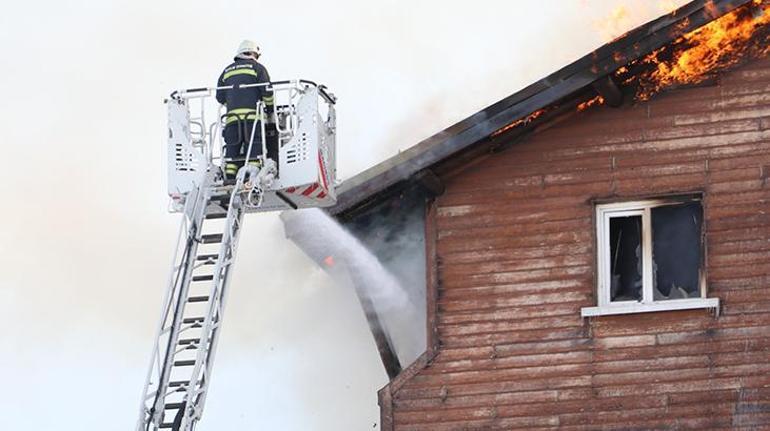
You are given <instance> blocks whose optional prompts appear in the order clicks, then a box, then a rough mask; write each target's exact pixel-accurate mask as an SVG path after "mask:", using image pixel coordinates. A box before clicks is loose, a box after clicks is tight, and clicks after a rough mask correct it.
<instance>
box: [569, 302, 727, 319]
mask: <svg viewBox="0 0 770 431" xmlns="http://www.w3.org/2000/svg"><path fill="white" fill-rule="evenodd" d="M698 308H713V309H715V310H716V314H717V315H718V314H719V298H692V299H672V300H670V301H659V302H654V303H651V304H642V303H640V302H635V303H632V304H617V305H606V306H604V307H583V308H581V309H580V315H581V316H582V317H593V316H612V315H616V314H634V313H652V312H655V311H674V310H694V309H698Z"/></svg>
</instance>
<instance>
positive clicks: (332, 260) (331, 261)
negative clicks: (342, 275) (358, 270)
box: [323, 255, 336, 268]
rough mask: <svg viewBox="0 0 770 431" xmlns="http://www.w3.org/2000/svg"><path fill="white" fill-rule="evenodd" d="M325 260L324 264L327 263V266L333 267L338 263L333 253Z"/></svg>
mask: <svg viewBox="0 0 770 431" xmlns="http://www.w3.org/2000/svg"><path fill="white" fill-rule="evenodd" d="M323 262H324V265H326V266H328V267H330V268H331V267H332V266H334V265H335V263H336V262H335V261H334V256H332V255H329V256H326V257H325V258H324V261H323Z"/></svg>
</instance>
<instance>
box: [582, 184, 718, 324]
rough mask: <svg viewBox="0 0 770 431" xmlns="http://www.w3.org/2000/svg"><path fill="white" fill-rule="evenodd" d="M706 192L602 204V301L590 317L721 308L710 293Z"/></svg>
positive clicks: (598, 240)
mask: <svg viewBox="0 0 770 431" xmlns="http://www.w3.org/2000/svg"><path fill="white" fill-rule="evenodd" d="M702 228H703V206H702V205H701V200H700V197H698V196H684V197H678V198H668V199H655V200H645V201H635V202H622V203H611V204H600V205H597V206H596V244H597V262H596V263H597V265H596V267H597V284H598V285H597V302H598V305H597V306H596V307H586V308H583V309H582V311H581V313H582V315H583V316H584V317H585V316H601V315H608V314H625V313H640V312H649V311H663V310H686V309H693V308H715V309H718V308H719V299H718V298H706V280H705V276H704V268H703V251H704V247H703V229H702Z"/></svg>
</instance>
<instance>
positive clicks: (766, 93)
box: [382, 60, 770, 431]
mask: <svg viewBox="0 0 770 431" xmlns="http://www.w3.org/2000/svg"><path fill="white" fill-rule="evenodd" d="M444 180H445V182H446V186H447V189H446V192H445V193H444V194H443V195H442V196H440V197H439V198H437V200H436V201H435V203H434V205H435V206H434V208H432V209H431V211H429V213H428V214H429V217H431V220H429V224H431V226H432V227H430V229H429V231H431V230H432V231H433V232H434V234H435V250H431V253H429V254H432V253H434V252H435V255H436V263H437V271H436V275H435V278H436V283H435V284H436V286H437V292H435V295H434V296H435V300H434V302H435V306H436V312H435V315H432V316H431V319H432V320H433V323H434V324H435V333H436V337H437V338H438V348H437V352H436V354H435V356H433V355H428V357H425V358H422V359H421V360H420V361H418V362H419V363H418V364H416V365H415V366H416V367H418V368H419V369H412V370H409V372H408V373H407V376H406V377H402V378H401V379H399V380H397V382H395V384H391V386H390V388H386V389H388V392H387V394H386V396H383V397H382V402H383V403H384V404H385V405H383V415H384V416H388V417H387V421H386V422H385V423H384V425H387V427H386V428H391V427H392V428H394V429H397V430H404V431H406V430H433V431H440V430H466V429H485V430H486V429H513V428H528V429H531V428H537V427H560V428H563V429H605V428H607V429H617V428H621V429H628V428H629V427H635V428H640V429H649V428H675V429H678V428H729V429H737V428H741V427H744V428H746V429H756V428H770V259H769V258H770V205H768V201H770V61H767V60H765V61H757V62H754V63H752V64H749V65H746V66H743V67H741V68H740V69H738V70H736V71H733V72H730V73H727V74H724V75H723V76H721V77H720V80H719V84H718V85H716V86H710V87H701V88H690V89H682V90H678V91H672V92H669V93H667V94H664V95H661V96H659V97H657V98H656V99H655V100H653V101H650V102H647V103H641V104H638V105H636V106H626V107H623V108H619V109H611V108H599V109H594V110H592V111H589V112H584V113H581V114H578V115H576V116H575V117H573V118H571V119H569V120H567V121H564V122H563V123H561V124H558V125H556V126H554V127H552V128H550V129H548V130H545V131H543V132H540V133H538V134H536V135H535V136H532V137H530V138H529V139H528V140H527V141H526V142H522V143H517V144H515V145H513V146H512V147H511V148H510V149H508V150H506V151H504V152H503V153H500V154H497V155H494V156H490V157H487V158H484V159H483V160H481V161H480V162H479V163H474V164H473V165H472V166H471V167H469V168H468V169H466V170H464V171H462V172H460V173H458V174H455V175H454V176H452V177H451V178H444ZM685 192H702V193H703V196H704V200H703V206H704V229H705V230H706V247H707V249H706V270H707V284H708V296H709V297H718V298H720V300H721V301H722V308H721V314H720V315H719V316H718V317H717V316H714V314H713V313H712V312H709V311H707V310H694V311H678V312H658V313H646V314H634V315H623V316H607V317H597V318H592V319H583V318H581V317H580V308H581V307H584V306H593V305H595V304H596V299H595V243H594V241H595V239H594V220H593V217H594V216H593V213H594V209H593V203H592V202H593V200H594V199H605V198H636V197H653V196H659V195H665V194H673V193H685Z"/></svg>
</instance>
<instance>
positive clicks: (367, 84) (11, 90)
mask: <svg viewBox="0 0 770 431" xmlns="http://www.w3.org/2000/svg"><path fill="white" fill-rule="evenodd" d="M683 1H684V0H679V3H682V2H683ZM617 3H619V2H617V1H602V2H595V1H594V2H592V3H591V4H590V7H588V8H585V9H583V10H580V8H579V4H578V3H574V2H542V4H539V5H538V8H537V10H536V11H534V10H527V9H526V8H523V7H521V5H520V4H518V3H516V2H510V1H509V0H494V1H492V0H491V1H489V2H485V3H484V4H483V5H469V4H467V3H465V2H445V1H425V2H393V1H386V2H381V3H379V2H377V3H375V2H354V1H332V2H307V1H305V2H302V1H295V0H289V1H285V2H271V3H266V2H236V1H232V2H227V5H226V7H213V6H212V4H211V3H210V2H202V1H181V0H172V1H168V2H146V1H134V2H121V1H117V2H89V1H85V0H75V1H68V2H54V1H43V2H42V3H41V2H9V4H8V5H7V8H6V10H5V11H4V12H5V13H4V14H3V15H2V17H0V21H3V25H1V26H0V46H1V47H2V50H3V53H4V55H2V56H0V75H2V79H0V88H1V89H2V90H3V101H4V103H3V105H2V107H0V118H3V120H4V121H3V125H4V126H6V127H5V128H4V130H3V132H4V134H3V137H4V139H3V140H2V143H0V147H2V151H3V155H4V159H3V161H4V162H5V163H4V166H3V170H2V172H3V173H4V177H3V179H4V181H1V182H0V192H2V196H3V198H4V202H5V203H4V207H3V211H2V214H1V215H0V218H1V219H0V324H1V325H2V326H3V328H6V329H7V330H6V331H5V333H4V338H3V340H4V343H2V345H1V346H0V356H2V357H3V358H4V360H5V362H4V365H5V369H7V370H10V372H9V373H7V374H8V375H9V379H10V380H8V381H6V382H5V386H6V390H5V391H3V393H2V395H0V429H15V430H24V429H31V428H34V429H35V430H36V431H46V430H57V431H60V430H78V431H80V430H92V429H93V430H96V429H104V428H105V424H108V425H107V428H116V429H125V428H130V427H131V426H132V425H133V423H134V421H135V420H136V406H138V401H139V400H138V397H139V395H140V391H141V384H142V382H143V379H144V375H145V373H146V366H147V360H148V355H149V349H150V347H151V345H152V337H153V331H154V329H155V326H156V325H157V318H158V314H159V313H158V311H159V307H160V300H161V297H162V294H163V289H164V281H165V280H166V277H167V275H168V271H169V264H170V261H171V256H170V254H171V251H172V248H173V244H174V233H175V232H176V229H177V225H178V218H177V217H172V216H169V215H168V214H166V213H165V208H166V205H167V199H166V197H165V196H164V190H163V187H164V176H165V165H164V164H163V160H162V154H163V149H164V147H163V138H162V137H163V136H164V132H165V124H164V121H165V120H164V119H165V116H164V111H163V106H162V104H161V103H160V100H161V99H162V98H163V97H164V96H165V95H167V94H168V92H169V91H170V90H172V89H175V88H180V87H182V88H184V87H197V86H200V85H204V84H213V81H214V80H215V79H216V77H217V76H218V74H219V73H220V71H221V68H222V67H223V66H224V64H226V62H228V61H229V60H230V59H231V57H232V51H233V49H234V48H235V47H236V46H237V44H238V42H239V41H240V40H241V39H243V38H246V37H248V38H254V39H256V40H258V41H259V43H260V44H261V45H262V49H263V51H264V52H265V55H264V63H265V64H266V66H267V67H268V69H269V70H270V73H271V76H272V77H273V78H276V79H279V78H289V77H297V76H300V77H307V78H310V79H313V80H317V81H318V82H321V83H325V84H328V85H329V87H330V89H331V90H332V91H334V92H335V93H336V94H337V95H338V96H339V97H340V103H339V105H338V114H339V115H338V118H339V135H338V143H339V149H338V152H339V154H340V158H339V169H340V174H341V177H342V178H349V177H351V176H352V175H354V174H355V173H357V172H359V171H361V170H363V169H365V168H368V167H370V166H372V165H373V164H376V163H378V162H379V161H381V160H383V159H384V158H386V157H388V156H391V155H393V154H395V153H396V151H398V150H399V149H405V148H408V147H410V146H412V145H413V144H415V143H416V142H418V141H419V140H420V139H422V138H424V137H426V136H429V135H431V134H433V133H435V132H436V131H438V130H441V129H443V128H445V127H447V126H448V125H450V124H452V123H453V122H455V121H457V120H459V119H462V118H464V117H466V116H468V115H470V114H472V113H473V112H475V111H477V110H479V109H480V108H482V107H484V106H487V105H489V104H491V103H494V102H496V101H497V100H500V99H501V98H502V97H505V96H506V95H508V94H511V93H512V92H513V91H516V90H517V89H519V88H521V87H522V86H524V85H526V84H528V83H530V82H533V81H535V80H537V79H540V78H542V77H543V76H545V75H546V74H548V73H550V72H552V71H553V70H556V69H557V68H559V67H561V66H563V65H565V64H566V63H567V62H569V61H572V60H574V59H575V58H578V57H579V56H582V55H584V54H586V53H587V52H589V51H590V50H591V49H593V48H595V47H596V46H598V45H599V44H600V43H601V42H602V41H601V40H600V39H599V37H598V36H597V35H595V34H593V33H592V32H591V22H592V21H593V20H595V19H597V18H598V17H600V16H603V15H605V14H608V13H609V9H611V8H612V7H614V6H615V5H616V4H617ZM649 3H652V2H649ZM633 4H634V5H637V6H639V5H641V4H642V2H641V1H639V0H637V1H636V2H634V3H633ZM629 10H630V11H635V10H638V9H634V8H631V7H629ZM298 11H300V12H301V13H298ZM645 12H649V10H645ZM634 15H635V17H636V16H637V15H636V14H634ZM657 15H658V12H657V11H653V13H648V14H647V15H646V16H645V15H644V14H642V15H641V16H638V17H639V20H638V21H635V22H633V23H631V24H630V25H633V24H635V23H641V22H643V20H648V19H651V18H654V17H656V16H657ZM3 19H4V20H3ZM287 26H288V27H287ZM138 28H141V31H137V29H138ZM351 34H352V35H355V37H351V36H350V35H351ZM54 66H55V67H54ZM52 67H54V69H52ZM52 70H55V73H51V71H52ZM41 101H44V103H43V105H44V106H45V109H42V108H41ZM41 109H42V111H41ZM376 223H377V225H378V226H385V227H384V228H383V229H384V232H385V233H384V234H383V236H382V238H380V239H371V238H370V239H369V240H367V241H364V242H365V243H366V245H367V247H369V249H370V251H371V252H372V253H373V254H374V255H375V256H378V258H379V261H380V263H381V264H382V266H383V267H385V268H386V269H387V270H388V271H389V272H390V273H391V274H392V275H393V276H394V277H395V278H396V279H397V280H398V282H399V284H400V286H401V287H403V288H404V289H405V290H406V292H407V294H408V296H409V299H410V301H411V302H412V303H413V304H416V305H415V308H416V309H417V310H424V306H423V305H422V304H420V303H419V302H418V301H424V292H421V291H420V290H419V288H420V287H421V288H423V289H424V280H420V278H419V276H415V277H414V279H412V280H410V279H408V276H407V275H405V274H407V273H408V274H420V272H419V271H418V265H421V264H422V263H420V259H417V258H415V257H414V256H415V255H414V254H411V253H405V252H404V253H399V252H398V249H399V248H400V247H410V246H411V244H419V241H418V239H417V238H418V237H419V236H418V234H419V232H417V228H415V231H414V233H415V235H414V236H409V235H408V238H406V239H405V238H403V237H395V238H390V239H388V237H387V234H388V232H391V233H392V230H394V229H396V228H395V227H394V226H393V225H392V224H391V222H389V221H388V219H387V218H385V219H382V220H378V221H377V222H376ZM245 226H246V227H245V229H244V231H243V235H242V236H241V241H240V247H239V248H240V250H239V255H238V262H237V263H236V269H235V273H234V279H233V282H232V284H231V286H232V288H231V290H230V292H229V299H228V304H227V311H226V318H225V323H224V330H223V332H222V334H223V335H222V340H221V343H220V345H219V351H218V354H217V364H216V365H215V377H214V379H213V382H212V390H213V391H217V392H216V393H213V394H212V396H211V397H210V398H209V400H208V404H207V411H206V413H205V415H204V421H209V422H208V423H209V424H210V425H211V426H209V427H208V428H206V427H205V426H203V425H202V426H201V429H202V430H205V429H211V428H214V429H255V428H259V429H284V430H299V429H319V430H324V429H325V430H331V429H363V428H365V427H366V428H369V427H370V425H371V422H369V421H370V420H376V419H375V418H376V417H377V416H378V409H377V401H376V390H377V389H378V388H380V387H382V385H383V384H385V382H386V378H385V376H384V373H383V372H382V366H381V365H380V363H379V360H378V358H377V356H376V351H375V349H374V348H373V347H372V345H371V343H372V342H371V336H370V334H368V331H367V329H366V327H365V322H364V319H363V317H362V316H361V313H360V306H359V304H358V303H357V301H356V299H355V296H354V295H353V293H352V290H350V289H343V288H341V286H337V285H334V284H332V283H330V282H328V280H326V278H328V277H327V276H326V275H325V274H324V273H321V272H320V271H319V270H317V269H315V264H314V263H312V262H310V261H309V260H308V259H306V258H305V257H304V256H302V254H301V253H299V252H298V251H297V250H296V249H295V248H294V247H292V246H291V245H289V244H287V241H286V240H285V238H282V236H281V235H280V230H281V226H280V225H279V223H278V220H277V217H276V216H273V215H258V216H257V215H250V216H248V218H247V220H246V222H245ZM410 232H412V231H410ZM410 235H411V234H410ZM379 240H381V241H382V244H381V246H380V245H377V244H378V242H377V241H379ZM373 244H374V245H373ZM422 262H424V259H422ZM394 268H396V269H394ZM398 268H401V269H403V271H400V270H399V269H398ZM401 272H403V273H401ZM385 299H386V304H387V297H386V298H385ZM399 301H400V300H395V302H394V303H395V304H398V303H399ZM390 308H391V309H392V310H394V313H395V314H396V315H395V316H393V317H392V319H393V320H394V321H395V322H397V323H402V324H403V323H405V322H408V321H410V319H411V318H409V319H407V318H404V312H401V311H399V307H398V306H397V305H395V306H393V307H390ZM388 320H391V319H390V318H389V319H388ZM417 320H418V321H419V323H416V324H413V325H411V328H407V329H406V331H409V330H411V331H415V334H414V337H415V339H424V337H423V336H421V335H419V334H420V332H421V331H424V330H425V329H424V326H425V324H424V319H417ZM391 331H392V334H393V335H392V337H393V338H395V339H400V334H399V333H398V329H392V330H391ZM417 331H420V332H417ZM399 355H401V352H400V353H399ZM308 358H311V359H308ZM105 376H107V377H111V379H112V380H110V378H105ZM244 381H246V382H247V384H242V382H244ZM38 388H46V391H45V397H46V399H48V400H57V401H56V403H53V404H51V403H49V405H50V408H49V410H48V413H50V415H49V416H50V419H43V418H41V417H39V416H40V415H39V406H40V399H41V396H42V395H41V393H40V391H39V390H37V389H38ZM95 393H98V394H109V396H100V397H93V396H92V395H93V394H95ZM84 399H88V400H90V401H89V404H88V406H87V408H86V407H84V403H83V400H84ZM217 406H220V407H217ZM52 409H53V410H52ZM341 409H344V411H345V412H346V414H345V415H339V414H338V412H339V411H340V410H341ZM218 412H219V413H218ZM35 415H38V419H40V420H39V421H36V422H35V423H34V425H31V424H30V420H29V418H30V417H36V416H35ZM343 416H344V417H343ZM86 419H87V420H86ZM290 419H291V420H293V422H292V421H290ZM345 421H349V423H347V422H345Z"/></svg>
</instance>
